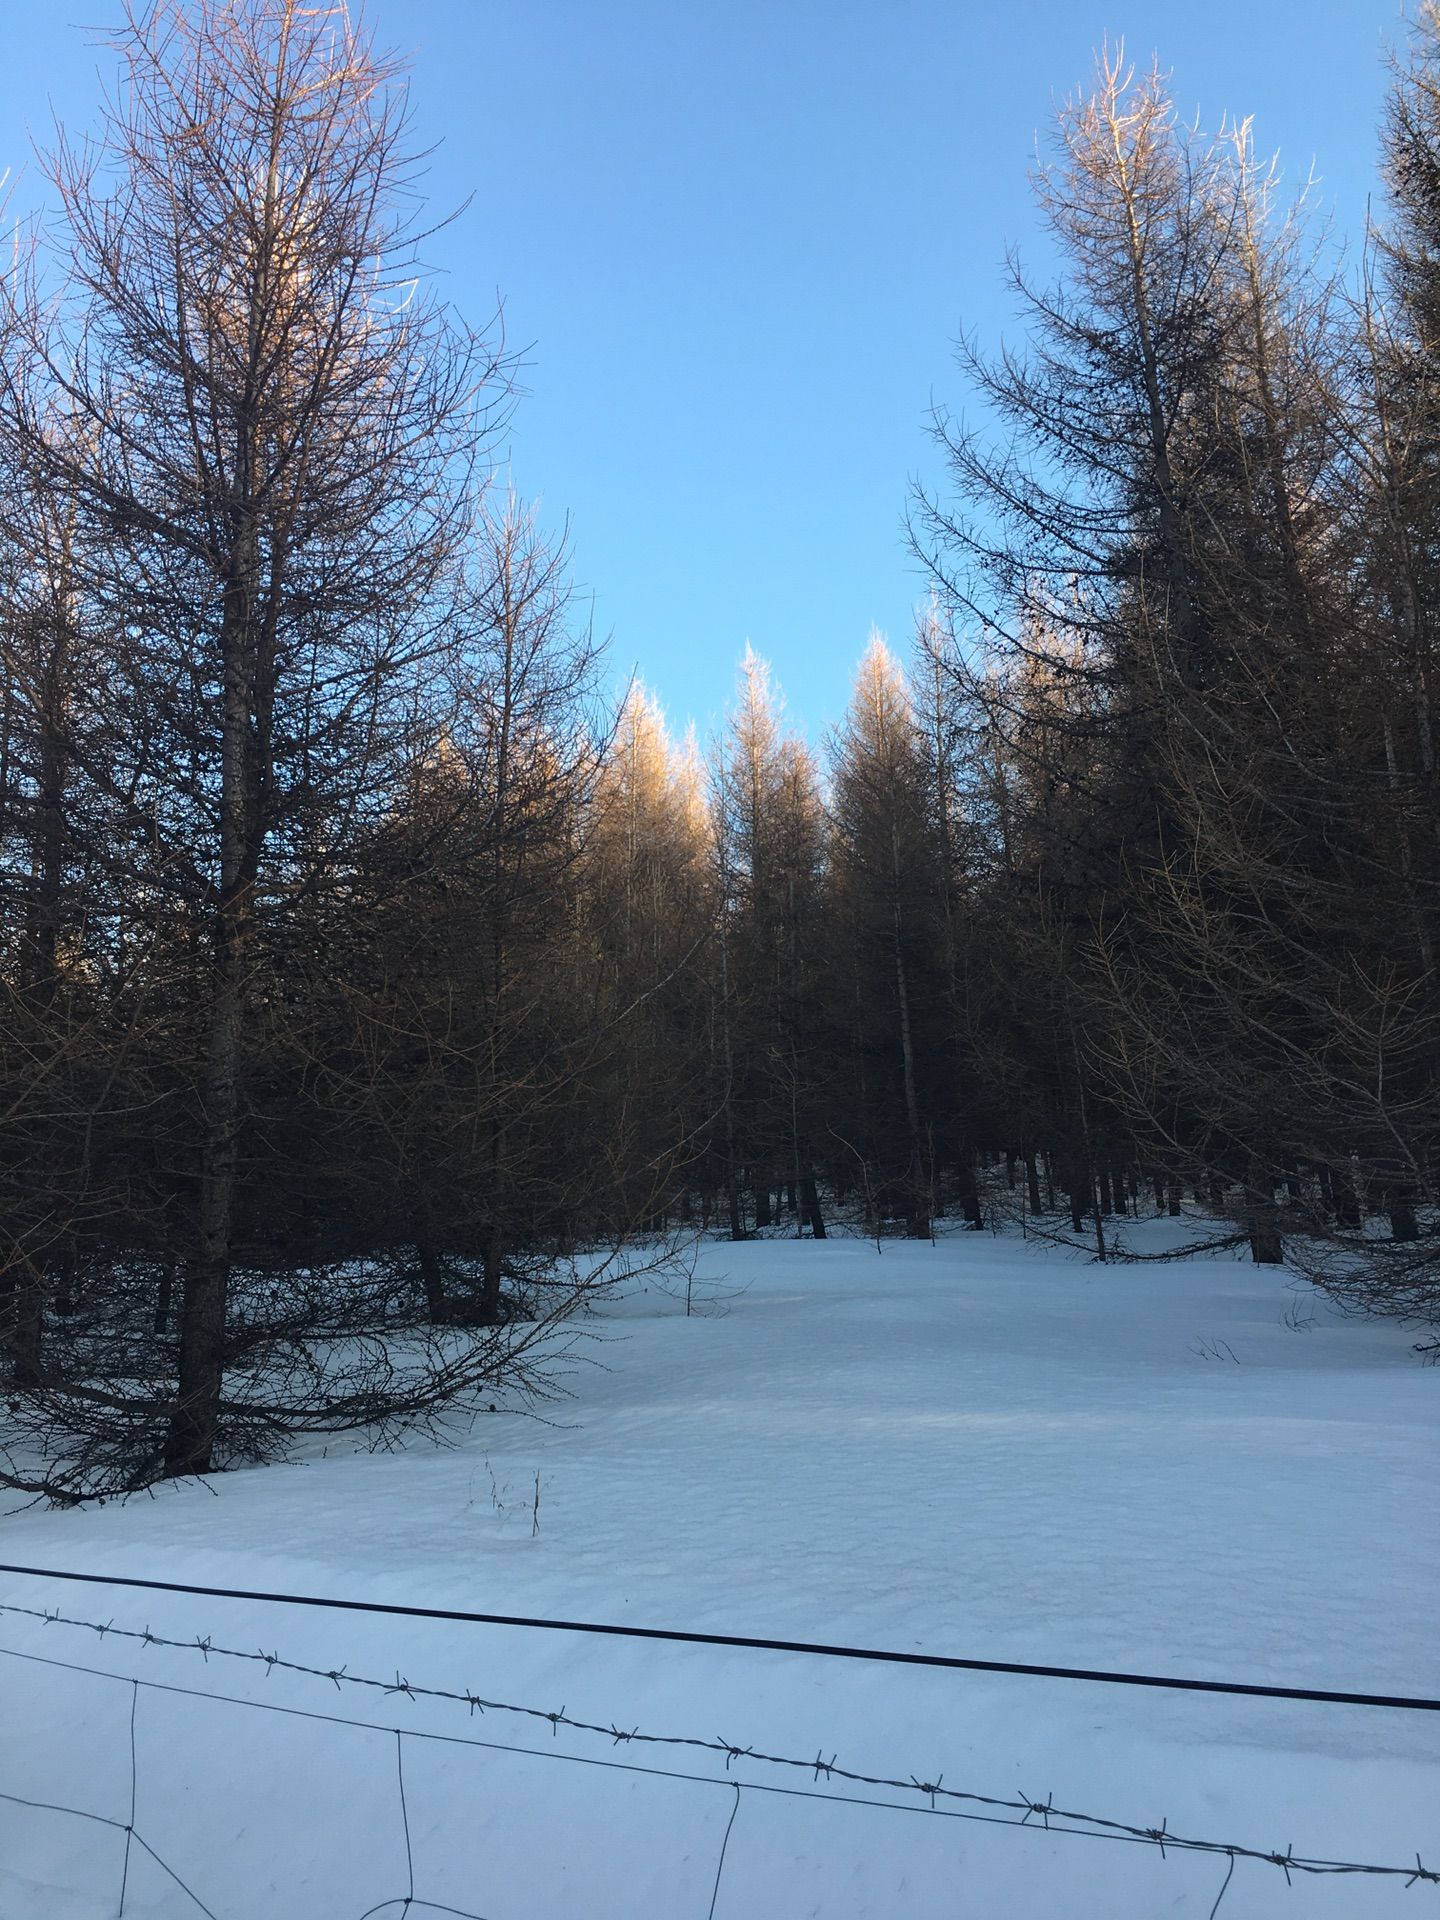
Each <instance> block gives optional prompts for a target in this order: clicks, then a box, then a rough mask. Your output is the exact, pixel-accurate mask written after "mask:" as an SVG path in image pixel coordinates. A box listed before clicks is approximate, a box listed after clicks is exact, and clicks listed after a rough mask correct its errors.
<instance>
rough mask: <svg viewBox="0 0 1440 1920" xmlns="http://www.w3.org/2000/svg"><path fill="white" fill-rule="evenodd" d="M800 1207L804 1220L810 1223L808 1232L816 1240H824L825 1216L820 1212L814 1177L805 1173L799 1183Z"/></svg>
mask: <svg viewBox="0 0 1440 1920" xmlns="http://www.w3.org/2000/svg"><path fill="white" fill-rule="evenodd" d="M800 1205H801V1207H802V1209H803V1210H804V1214H805V1218H806V1219H807V1220H808V1221H809V1222H810V1231H811V1233H812V1234H813V1236H814V1237H815V1239H817V1240H823V1239H824V1238H825V1215H824V1214H823V1213H822V1212H821V1211H820V1195H819V1192H818V1190H817V1189H816V1186H815V1176H814V1174H813V1173H807V1174H805V1175H804V1176H803V1178H802V1179H801V1182H800Z"/></svg>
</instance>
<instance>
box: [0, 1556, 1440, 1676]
mask: <svg viewBox="0 0 1440 1920" xmlns="http://www.w3.org/2000/svg"><path fill="white" fill-rule="evenodd" d="M0 1573H19V1574H24V1575H26V1576H28V1577H29V1578H31V1579H35V1580H78V1581H83V1582H85V1583H86V1584H87V1585H89V1586H101V1587H135V1588H142V1589H144V1590H146V1591H148V1592H153V1593H189V1594H194V1595H196V1596H198V1597H200V1598H203V1599H207V1600H255V1601H262V1602H264V1603H265V1604H266V1605H276V1606H287V1607H328V1608H331V1609H332V1610H334V1611H337V1612H341V1613H383V1614H390V1615H393V1616H395V1617H396V1618H399V1619H406V1620H451V1621H457V1622H459V1623H460V1624H461V1625H464V1626H481V1627H530V1628H538V1629H540V1630H542V1631H545V1632H550V1633H592V1634H604V1635H609V1636H611V1637H613V1638H617V1639H623V1640H665V1641H670V1642H673V1643H675V1644H677V1645H681V1646H700V1647H745V1648H750V1649H753V1650H755V1651H757V1652H761V1653H804V1654H811V1655H816V1656H818V1657H820V1658H823V1659H829V1660H877V1661H884V1662H886V1663H888V1664H890V1665H892V1666H902V1667H944V1668H949V1669H951V1670H954V1671H959V1672H964V1673H1014V1674H1023V1675H1028V1676H1031V1677H1033V1678H1036V1679H1041V1680H1090V1681H1096V1682H1101V1683H1103V1684H1104V1685H1106V1686H1114V1687H1164V1688H1168V1689H1170V1690H1172V1691H1175V1692H1180V1693H1229V1694H1243V1695H1246V1696H1248V1697H1251V1698H1258V1699H1263V1700H1313V1701H1319V1702H1322V1703H1324V1704H1327V1705H1331V1706H1339V1707H1391V1708H1394V1709H1395V1710H1397V1711H1400V1712H1408V1713H1440V1700H1432V1699H1428V1698H1425V1697H1424V1696H1413V1695H1409V1694H1400V1693H1342V1692H1339V1691H1335V1690H1332V1689H1330V1688H1326V1687H1271V1686H1261V1685H1259V1684H1258V1683H1256V1682H1253V1681H1245V1680H1185V1679H1180V1678H1177V1677H1176V1676H1175V1675H1173V1674H1157V1673H1121V1672H1111V1671H1109V1670H1107V1669H1105V1668H1101V1667H1052V1666H1038V1665H1032V1664H1030V1663H1029V1662H1026V1661H1021V1660H972V1659H962V1658H960V1657H959V1656H958V1655H954V1654H943V1653H898V1652H895V1651H894V1650H893V1649H889V1648H883V1647H847V1646H830V1645H828V1644H826V1643H825V1642H823V1641H813V1640H765V1639H758V1638H754V1637H752V1636H750V1635H748V1634H739V1633H690V1632H686V1631H684V1630H683V1629H680V1628H671V1627H622V1626H616V1625H613V1624H607V1623H604V1622H600V1621H595V1620H547V1619H543V1618H532V1617H530V1616H528V1615H525V1614H516V1613H467V1612H463V1611H460V1610H459V1609H456V1608H452V1607H413V1606H401V1605H397V1604H395V1603H393V1602H389V1601H384V1600H338V1599H335V1598H333V1597H330V1596H327V1595H322V1594H311V1593H269V1592H265V1591H263V1590H259V1589H253V1588H248V1587H195V1586H190V1585H188V1584H187V1583H186V1582H184V1581H180V1580H139V1579H133V1578H129V1577H127V1576H125V1575H123V1574H117V1573H70V1572H68V1571H66V1569H64V1568H63V1567H21V1566H13V1565H10V1564H8V1563H5V1562H0Z"/></svg>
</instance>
